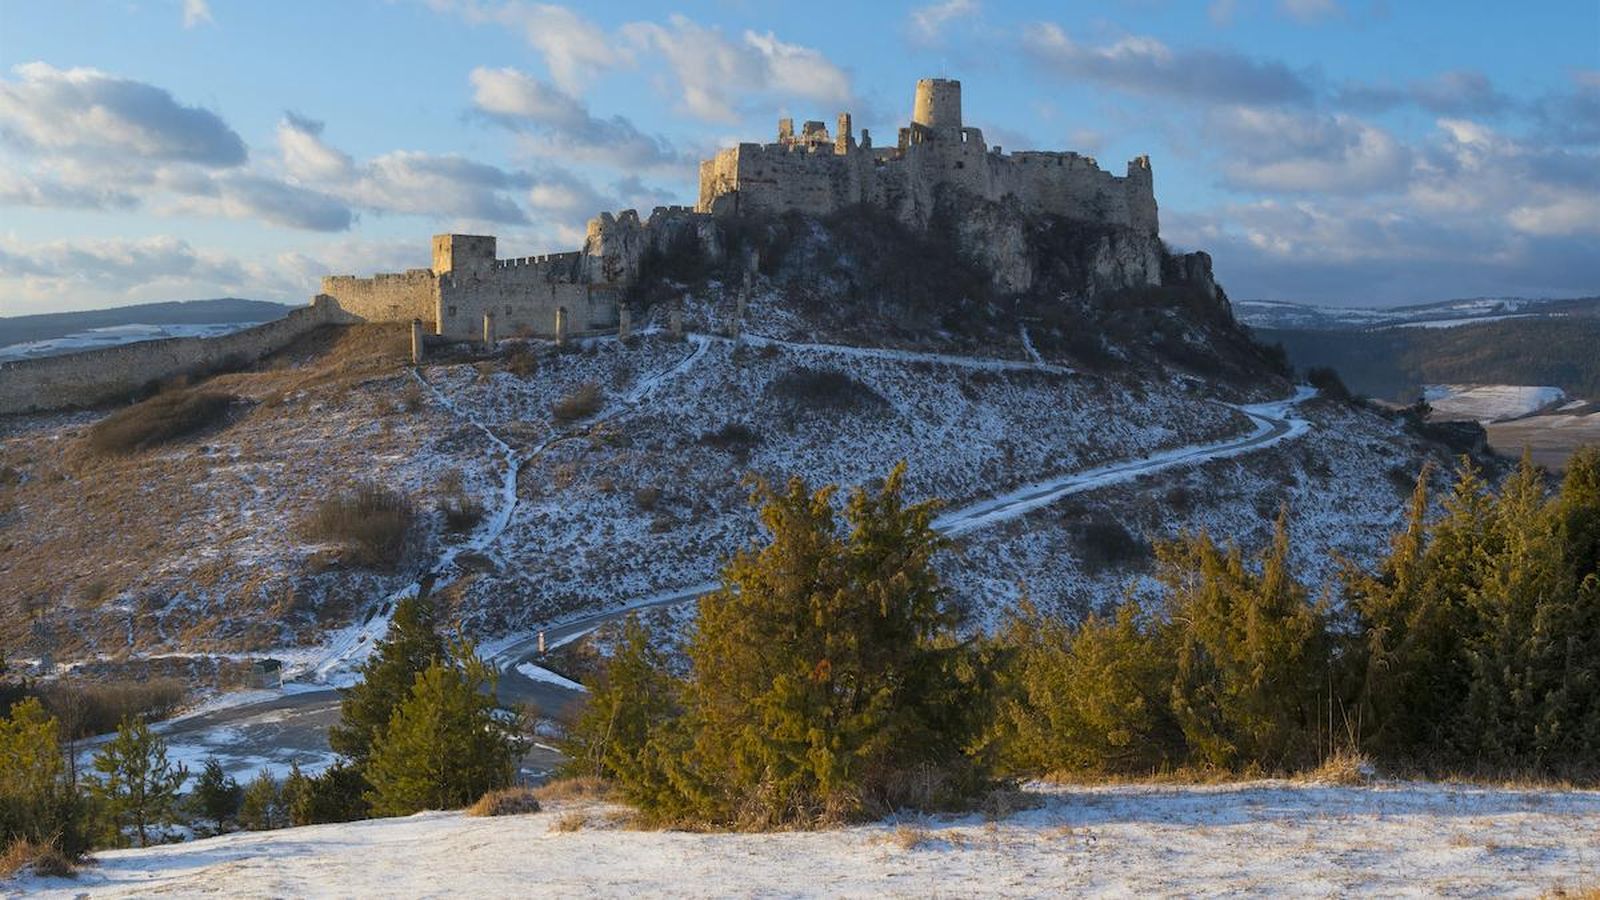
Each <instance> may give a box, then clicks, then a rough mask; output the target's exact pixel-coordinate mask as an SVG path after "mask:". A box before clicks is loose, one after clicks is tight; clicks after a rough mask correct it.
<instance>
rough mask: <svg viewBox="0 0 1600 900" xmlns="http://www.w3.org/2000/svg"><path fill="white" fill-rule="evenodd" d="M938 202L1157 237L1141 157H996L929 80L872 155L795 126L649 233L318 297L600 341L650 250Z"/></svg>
mask: <svg viewBox="0 0 1600 900" xmlns="http://www.w3.org/2000/svg"><path fill="white" fill-rule="evenodd" d="M945 197H951V198H957V199H958V200H959V198H962V197H967V198H979V199H981V200H986V201H993V202H1000V203H1006V202H1014V203H1016V204H1017V205H1018V206H1019V208H1020V209H1021V211H1023V212H1025V213H1030V214H1045V215H1056V216H1063V217H1066V218H1070V219H1078V220H1082V221H1088V222H1095V223H1100V224H1105V225H1113V226H1119V227H1122V228H1126V229H1130V230H1132V231H1134V232H1137V233H1140V234H1143V235H1147V236H1149V237H1150V238H1152V239H1153V238H1154V237H1155V236H1156V234H1157V217H1156V201H1155V188H1154V184H1153V181H1152V177H1151V171H1150V160H1149V157H1145V156H1141V157H1138V158H1137V159H1134V160H1132V161H1131V162H1129V163H1128V169H1127V175H1126V176H1124V177H1118V176H1116V175H1112V174H1111V173H1109V172H1105V171H1102V170H1101V169H1100V167H1099V165H1098V164H1097V163H1096V162H1095V160H1094V159H1092V158H1090V157H1086V156H1081V155H1079V154H1077V153H1072V152H1032V151H1030V152H1018V153H1009V154H1008V153H1004V152H1002V151H1001V148H999V147H989V146H988V145H986V144H985V143H984V140H983V132H982V131H981V130H979V129H977V128H968V127H966V126H964V125H963V124H962V119H961V82H959V81H954V80H950V79H943V78H925V79H922V80H921V81H918V82H917V90H916V98H915V101H914V103H913V106H912V115H911V123H910V125H908V126H907V127H904V128H901V129H900V134H899V140H898V141H897V143H896V145H895V146H893V147H882V148H878V147H873V146H872V136H871V135H870V134H869V133H868V132H867V131H866V130H865V129H863V130H862V132H861V140H860V142H859V143H858V142H857V141H856V138H855V134H854V131H853V128H852V126H851V119H850V114H849V113H841V114H840V116H839V120H838V128H837V134H835V135H832V136H830V135H829V134H828V130H827V126H826V125H825V124H824V123H822V122H815V121H813V122H806V123H805V124H804V125H803V126H802V128H801V130H800V133H799V134H796V133H795V131H794V123H793V121H792V120H790V119H781V120H779V122H778V139H777V142H776V143H772V144H756V143H741V144H739V145H738V146H736V147H730V148H728V149H725V150H722V151H720V152H718V153H717V154H716V155H715V156H713V157H712V158H711V159H708V160H705V161H703V162H702V163H701V164H700V195H699V198H698V201H697V203H696V205H695V207H694V208H693V209H689V208H686V207H658V208H657V209H656V210H655V211H654V212H653V213H652V214H651V215H650V217H649V219H648V220H646V221H641V220H640V218H639V215H638V213H636V212H635V211H633V210H625V211H623V212H622V213H621V214H619V215H616V216H613V215H611V214H610V213H603V214H601V215H600V216H598V217H596V218H594V219H592V220H590V222H589V227H588V234H587V237H586V239H585V241H584V247H583V249H582V250H580V251H576V252H572V253H552V254H549V255H546V256H530V257H522V258H518V259H497V258H496V256H495V239H494V238H493V237H491V236H485V235H464V234H441V235H436V236H434V238H433V267H432V268H429V269H412V270H409V271H407V272H403V273H395V274H379V275H375V276H372V277H370V278H358V277H354V276H348V275H335V276H328V277H326V278H324V279H323V280H322V289H321V293H320V294H319V297H325V298H327V300H330V301H332V302H333V303H334V304H335V305H336V306H337V307H338V308H339V309H340V310H342V312H343V313H344V314H345V315H346V316H347V317H348V318H349V319H353V320H361V321H376V322H393V321H411V320H413V319H420V320H421V321H422V322H424V323H426V324H427V325H428V326H429V327H431V329H432V330H433V331H434V332H435V333H437V334H439V335H443V336H446V337H449V338H454V339H475V338H478V337H480V336H489V335H493V334H495V333H496V332H497V331H498V332H499V333H513V332H523V333H529V334H535V335H543V336H551V335H555V336H563V335H566V334H579V333H583V332H590V331H603V330H609V329H612V328H615V327H617V326H618V322H619V301H620V299H621V297H622V293H623V291H625V290H626V288H627V287H628V285H630V284H631V283H632V282H633V281H634V280H635V279H636V278H637V276H638V274H639V267H640V264H641V261H642V259H643V256H644V252H645V250H646V248H648V247H652V246H655V247H661V246H665V245H666V244H667V241H666V238H667V236H668V235H676V234H681V233H683V232H684V231H685V230H687V231H691V232H694V233H696V236H697V237H698V238H700V239H701V240H700V243H701V244H702V246H710V245H713V244H714V243H715V241H714V236H713V233H714V229H715V220H716V219H718V218H720V217H725V216H732V215H739V214H743V213H768V214H775V213H783V212H788V211H791V210H794V211H799V212H802V213H807V214H811V215H827V214H829V213H834V212H838V211H840V210H845V209H848V208H850V207H853V206H857V205H861V204H866V205H871V206H875V207H878V208H880V209H882V210H885V211H887V212H888V213H890V214H891V215H892V216H894V217H895V218H897V219H899V220H900V221H902V222H904V223H906V224H907V225H909V226H912V227H918V228H920V227H926V225H927V224H928V222H929V221H930V219H931V218H932V216H933V214H934V210H935V208H936V205H937V204H938V203H939V202H940V200H941V198H945ZM1157 277H1159V276H1157ZM325 302H326V301H325Z"/></svg>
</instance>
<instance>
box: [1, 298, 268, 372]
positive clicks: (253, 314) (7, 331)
mask: <svg viewBox="0 0 1600 900" xmlns="http://www.w3.org/2000/svg"><path fill="white" fill-rule="evenodd" d="M290 309H293V307H290V306H286V305H284V304H282V303H269V302H267V301H264V300H241V299H239V298H237V297H223V298H219V299H216V300H183V301H173V302H167V303H142V304H139V305H136V306H119V307H115V308H112V309H89V310H82V311H78V312H61V313H43V314H40V315H34V316H10V317H0V348H6V347H11V346H12V345H16V344H27V343H32V342H35V341H57V340H58V339H64V338H72V337H75V336H82V337H83V340H82V341H81V342H79V343H82V344H84V345H85V346H95V345H103V344H114V343H126V342H127V341H128V340H146V339H149V338H156V337H163V336H169V335H167V334H165V333H163V328H162V326H197V325H216V326H225V325H241V324H250V323H255V322H268V321H271V320H273V319H277V318H281V317H282V316H284V315H285V314H286V313H288V312H289V310H290ZM130 326H150V327H149V328H146V329H130ZM105 329H117V330H119V333H107V332H105V331H104V330H105ZM218 330H224V331H225V330H229V329H226V328H223V329H218ZM89 333H94V334H89ZM175 333H193V329H177V331H176V332H175ZM13 349H15V348H13ZM38 349H39V352H36V353H35V352H30V353H26V354H22V353H15V352H14V353H12V354H6V355H9V356H12V357H17V356H24V355H26V356H35V355H49V354H50V353H59V352H70V350H72V349H82V348H81V347H75V346H74V342H68V343H66V344H64V345H63V346H62V347H60V348H56V347H43V348H38Z"/></svg>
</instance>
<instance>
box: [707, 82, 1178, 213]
mask: <svg viewBox="0 0 1600 900" xmlns="http://www.w3.org/2000/svg"><path fill="white" fill-rule="evenodd" d="M914 109H915V111H914V113H913V121H912V123H911V124H910V125H909V126H907V127H905V128H902V129H900V140H899V143H898V145H897V146H895V147H888V148H873V147H872V146H871V145H870V143H869V142H868V141H867V140H866V139H865V136H864V138H863V140H862V143H861V145H860V146H857V145H856V143H855V140H854V136H853V135H852V134H850V133H849V131H848V129H849V128H850V125H849V121H850V119H849V116H848V115H847V114H846V115H841V116H840V117H839V120H840V127H841V130H842V133H841V134H839V135H835V136H834V137H833V138H832V139H829V138H828V136H827V132H826V130H824V129H821V128H820V123H807V128H808V130H807V131H806V132H805V133H804V134H802V135H799V136H796V135H795V134H794V133H793V127H792V125H787V124H785V123H780V126H779V133H778V141H777V143H772V144H757V143H741V144H739V145H738V146H735V147H730V148H727V149H725V150H722V151H720V152H718V153H717V154H716V155H715V156H713V157H711V158H710V159H707V160H705V161H703V162H702V163H701V164H700V196H699V200H698V203H697V205H696V207H695V208H696V209H697V210H699V211H701V212H706V213H723V212H732V211H737V210H743V211H747V212H763V213H782V212H786V211H788V210H797V211H800V212H804V213H808V214H812V215H827V214H829V213H832V212H835V211H838V210H841V209H844V208H847V207H849V206H853V205H856V204H859V203H867V204H871V205H874V206H878V207H880V208H883V209H886V210H888V211H889V212H890V213H892V214H894V215H895V216H896V217H898V218H900V219H901V220H903V221H905V222H906V223H907V224H911V225H918V226H920V225H926V224H927V222H928V220H929V218H930V216H931V215H932V213H933V208H934V204H935V202H936V201H937V200H938V198H939V197H940V196H941V194H942V193H943V192H944V191H945V190H946V189H950V188H954V189H957V190H960V191H964V192H966V193H968V194H971V195H972V196H974V197H978V198H982V199H985V200H991V201H1000V200H1004V199H1006V198H1008V197H1009V198H1015V199H1016V200H1017V201H1019V202H1020V203H1021V205H1022V208H1023V209H1024V210H1026V211H1028V212H1032V213H1039V214H1051V215H1060V216H1065V217H1068V218H1074V219H1082V220H1084V221H1091V222H1096V223H1102V224H1109V225H1119V226H1123V227H1127V228H1134V229H1137V230H1139V231H1142V232H1146V233H1148V234H1156V233H1157V231H1158V227H1159V226H1158V222H1157V212H1156V201H1155V186H1154V182H1153V178H1152V174H1151V170H1150V159H1149V157H1147V156H1141V157H1138V158H1136V159H1134V160H1132V161H1130V162H1129V163H1128V172H1127V175H1126V176H1117V175H1114V174H1112V173H1111V172H1107V171H1105V170H1103V169H1101V168H1100V166H1099V164H1098V163H1097V162H1096V161H1095V160H1094V159H1093V158H1091V157H1087V156H1082V155H1080V154H1077V153H1072V152H1042V151H1029V152H1021V153H1011V154H1007V153H1003V152H1002V151H1001V149H1000V148H999V147H994V148H991V147H989V146H988V145H987V144H986V143H985V142H984V139H983V132H982V131H981V130H979V129H977V128H968V127H965V126H963V125H962V124H961V84H960V82H958V81H949V80H945V79H923V80H922V81H920V82H918V84H917V96H916V104H915V108H914ZM785 122H787V120H785ZM813 126H817V127H813ZM863 135H865V133H863Z"/></svg>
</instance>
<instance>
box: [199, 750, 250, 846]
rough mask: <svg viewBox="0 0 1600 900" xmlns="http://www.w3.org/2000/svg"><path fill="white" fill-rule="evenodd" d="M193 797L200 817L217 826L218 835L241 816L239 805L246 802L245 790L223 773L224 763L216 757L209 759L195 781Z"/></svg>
mask: <svg viewBox="0 0 1600 900" xmlns="http://www.w3.org/2000/svg"><path fill="white" fill-rule="evenodd" d="M193 797H194V803H195V807H196V809H197V810H198V812H199V813H200V815H202V816H204V817H205V818H207V819H210V820H211V821H212V822H213V823H214V824H215V825H216V830H217V833H218V834H221V833H222V829H223V826H224V825H225V824H226V823H227V822H228V821H229V820H231V819H232V818H233V817H234V816H236V815H238V814H239V805H240V804H241V803H242V802H243V801H244V789H243V788H241V787H239V782H237V781H235V780H234V779H233V777H232V776H230V775H228V774H227V773H226V772H224V771H222V763H220V762H218V761H217V759H216V757H207V758H206V763H205V768H203V769H202V770H201V771H200V777H199V778H198V779H196V780H195V784H194V794H193Z"/></svg>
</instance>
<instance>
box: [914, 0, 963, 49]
mask: <svg viewBox="0 0 1600 900" xmlns="http://www.w3.org/2000/svg"><path fill="white" fill-rule="evenodd" d="M978 10H979V6H978V0H941V2H938V3H930V4H928V5H927V6H919V7H917V8H916V9H913V10H912V11H911V17H910V28H911V37H912V39H913V40H915V41H917V42H919V43H923V44H932V43H935V42H937V41H938V40H939V34H940V32H941V31H943V30H944V26H945V25H947V24H949V23H950V22H952V21H954V20H956V19H962V18H968V17H971V16H975V15H977V14H978Z"/></svg>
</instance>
